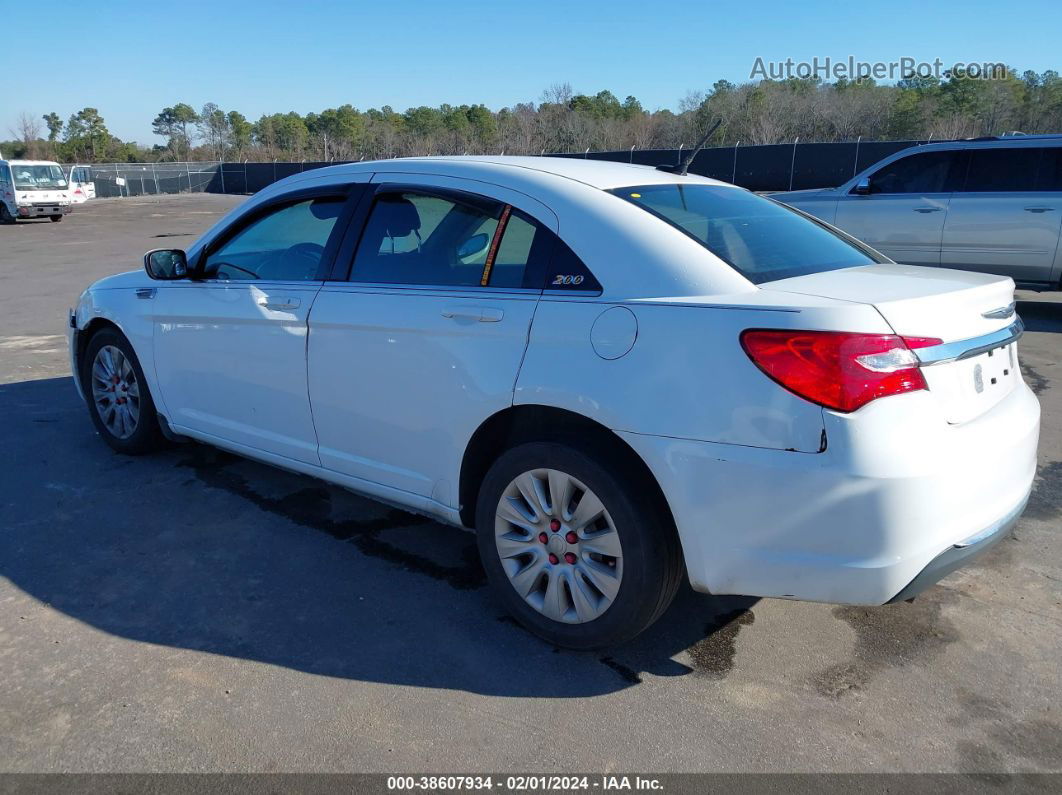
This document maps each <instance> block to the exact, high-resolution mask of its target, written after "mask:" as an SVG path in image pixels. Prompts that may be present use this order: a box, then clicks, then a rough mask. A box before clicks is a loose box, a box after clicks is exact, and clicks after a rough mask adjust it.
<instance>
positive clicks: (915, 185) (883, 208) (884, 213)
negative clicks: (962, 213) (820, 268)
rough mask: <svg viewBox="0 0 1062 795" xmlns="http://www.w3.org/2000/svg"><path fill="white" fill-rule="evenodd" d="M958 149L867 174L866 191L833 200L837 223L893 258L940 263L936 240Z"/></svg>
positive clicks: (961, 160) (918, 155) (911, 262)
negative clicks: (865, 192)
mask: <svg viewBox="0 0 1062 795" xmlns="http://www.w3.org/2000/svg"><path fill="white" fill-rule="evenodd" d="M964 163H965V159H964V157H963V156H962V153H961V152H957V151H950V150H945V151H936V152H920V153H915V154H912V155H908V156H906V157H903V158H900V159H899V160H894V161H892V162H891V163H888V164H886V165H885V166H884V167H882V168H881V169H879V170H878V171H876V172H875V173H874V174H872V175H871V176H870V178H869V188H870V192H869V193H867V194H857V193H850V194H849V195H847V196H842V197H841V198H840V200H839V201H838V202H837V218H836V221H835V226H838V227H840V228H841V229H843V230H844V231H845V232H848V234H850V235H852V236H854V237H856V238H858V239H860V240H862V241H863V242H864V243H866V244H867V245H869V246H871V247H872V248H875V249H877V250H878V251H880V252H881V253H882V254H884V255H885V256H886V257H889V258H890V259H892V260H893V261H895V262H900V263H904V264H908V265H939V264H940V241H941V237H942V235H943V233H944V221H945V219H946V217H947V215H948V204H949V202H950V200H951V192H952V189H953V181H954V180H955V179H956V178H958V175H959V174H960V172H961V169H962V167H963V165H964Z"/></svg>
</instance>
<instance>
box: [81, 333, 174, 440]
mask: <svg viewBox="0 0 1062 795" xmlns="http://www.w3.org/2000/svg"><path fill="white" fill-rule="evenodd" d="M115 351H117V353H116V352H115ZM101 352H103V353H102V355H101ZM97 359H99V360H100V367H102V369H98V368H97ZM123 361H124V363H125V364H128V367H126V366H125V364H123ZM108 362H110V368H109V370H108V366H107V363H108ZM79 369H80V378H81V387H82V390H83V391H84V393H85V403H86V404H87V406H88V412H89V416H90V417H91V418H92V424H93V425H95V426H96V431H97V432H98V433H99V435H100V436H101V437H103V440H104V441H105V442H106V443H107V444H109V445H110V446H111V447H112V448H113V449H114V450H116V451H117V452H119V453H124V454H126V455H142V454H143V453H148V452H151V451H152V450H156V449H158V448H160V447H162V445H163V442H164V439H163V436H162V431H161V429H160V428H159V419H158V414H156V412H155V403H154V401H153V400H152V399H151V393H150V391H149V390H148V386H147V381H146V380H145V379H144V371H143V370H142V369H141V367H140V362H139V360H138V359H137V358H136V353H135V352H134V351H133V346H132V345H130V344H129V341H128V340H127V339H126V338H125V337H124V336H122V334H121V333H119V332H118V331H117V330H115V329H113V328H105V329H101V330H99V331H97V332H96V333H95V334H93V335H92V337H91V338H90V339H89V341H88V344H87V345H86V346H85V350H84V352H83V354H82V357H81V361H80V362H79ZM94 370H95V372H94ZM107 372H110V373H112V374H113V373H116V374H117V377H118V381H117V382H113V381H111V380H110V379H109V378H108V379H106V380H105V379H102V378H97V377H96V376H99V375H101V374H103V373H107ZM107 384H110V385H111V386H112V387H113V388H111V389H108V387H107V386H106V385H107ZM123 387H125V388H124V389H123ZM108 401H110V402H108ZM116 404H120V405H116ZM125 407H128V408H125ZM108 408H109V409H110V410H108ZM123 417H124V419H123ZM105 418H106V419H105ZM130 420H131V421H130Z"/></svg>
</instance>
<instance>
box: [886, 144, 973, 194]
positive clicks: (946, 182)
mask: <svg viewBox="0 0 1062 795" xmlns="http://www.w3.org/2000/svg"><path fill="white" fill-rule="evenodd" d="M963 154H964V153H962V152H956V151H946V152H922V153H919V154H914V155H908V156H907V157H902V158H900V159H899V160H894V161H893V162H891V163H889V164H888V165H887V166H884V167H883V168H880V169H878V170H877V171H876V172H874V174H873V175H872V176H871V177H870V192H871V193H950V192H951V191H953V190H955V189H956V188H957V187H958V186H959V185H960V184H961V182H962V176H963V175H962V171H963V166H964V164H965V157H963Z"/></svg>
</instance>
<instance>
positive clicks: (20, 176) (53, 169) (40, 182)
mask: <svg viewBox="0 0 1062 795" xmlns="http://www.w3.org/2000/svg"><path fill="white" fill-rule="evenodd" d="M11 171H12V172H13V173H14V175H15V187H16V188H18V189H19V190H54V189H56V188H65V187H66V177H65V176H64V175H63V170H62V169H61V168H59V166H28V165H25V164H21V163H19V164H15V165H12V166H11Z"/></svg>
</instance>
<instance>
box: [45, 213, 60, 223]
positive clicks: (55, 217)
mask: <svg viewBox="0 0 1062 795" xmlns="http://www.w3.org/2000/svg"><path fill="white" fill-rule="evenodd" d="M48 218H49V220H51V222H52V223H53V224H57V223H59V222H60V221H62V220H63V216H61V215H49V216H48Z"/></svg>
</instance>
